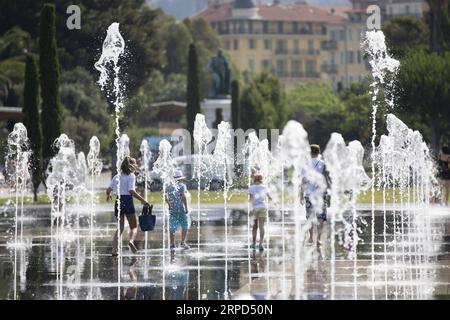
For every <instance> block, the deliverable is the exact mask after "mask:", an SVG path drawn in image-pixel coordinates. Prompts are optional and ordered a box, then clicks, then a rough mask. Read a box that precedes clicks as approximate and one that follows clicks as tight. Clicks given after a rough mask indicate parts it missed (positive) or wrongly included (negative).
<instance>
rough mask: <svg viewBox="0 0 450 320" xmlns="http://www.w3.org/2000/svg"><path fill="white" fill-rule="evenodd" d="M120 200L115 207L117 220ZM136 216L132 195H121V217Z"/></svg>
mask: <svg viewBox="0 0 450 320" xmlns="http://www.w3.org/2000/svg"><path fill="white" fill-rule="evenodd" d="M117 202H118V199H116V204H115V205H114V214H115V215H116V218H117V213H118V208H117V207H118V206H117ZM128 214H136V209H135V208H134V203H133V197H132V196H131V195H121V196H120V215H121V216H123V215H128Z"/></svg>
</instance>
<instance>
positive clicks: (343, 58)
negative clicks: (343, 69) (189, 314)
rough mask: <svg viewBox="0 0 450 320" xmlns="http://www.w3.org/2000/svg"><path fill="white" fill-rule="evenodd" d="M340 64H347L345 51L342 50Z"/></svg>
mask: <svg viewBox="0 0 450 320" xmlns="http://www.w3.org/2000/svg"><path fill="white" fill-rule="evenodd" d="M340 64H345V52H344V51H342V50H341V52H340Z"/></svg>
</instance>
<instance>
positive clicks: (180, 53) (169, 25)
mask: <svg viewBox="0 0 450 320" xmlns="http://www.w3.org/2000/svg"><path fill="white" fill-rule="evenodd" d="M158 36H159V39H161V41H162V43H164V49H165V52H166V54H165V59H166V63H165V66H164V67H163V71H164V74H165V75H168V74H170V73H182V72H184V73H185V72H186V70H187V65H188V61H187V59H188V55H187V52H188V51H189V46H190V44H191V43H192V42H193V39H192V36H191V33H190V32H189V29H188V28H187V27H186V25H185V24H183V23H177V22H176V21H175V19H173V18H169V19H167V22H166V23H164V24H163V26H162V27H161V28H160V30H159V31H158Z"/></svg>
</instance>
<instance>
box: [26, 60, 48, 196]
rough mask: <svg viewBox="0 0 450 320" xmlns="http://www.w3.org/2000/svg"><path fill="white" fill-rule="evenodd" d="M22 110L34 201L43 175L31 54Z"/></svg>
mask: <svg viewBox="0 0 450 320" xmlns="http://www.w3.org/2000/svg"><path fill="white" fill-rule="evenodd" d="M22 110H23V111H22V113H23V124H24V125H25V127H26V128H27V130H28V137H29V139H30V147H31V150H32V151H33V154H32V156H31V171H32V182H33V194H34V201H37V192H38V188H39V185H40V184H41V182H42V177H43V171H42V127H41V119H40V114H39V73H38V67H37V62H36V59H35V57H34V56H33V55H28V56H27V63H26V68H25V84H24V90H23V109H22Z"/></svg>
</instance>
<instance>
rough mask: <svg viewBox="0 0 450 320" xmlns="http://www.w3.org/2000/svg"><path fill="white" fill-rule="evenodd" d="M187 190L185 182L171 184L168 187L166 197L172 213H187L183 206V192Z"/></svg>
mask: <svg viewBox="0 0 450 320" xmlns="http://www.w3.org/2000/svg"><path fill="white" fill-rule="evenodd" d="M186 192H187V187H186V185H185V184H184V183H174V184H169V185H168V186H167V187H166V199H167V202H168V203H169V206H170V213H171V214H173V213H185V211H184V206H183V198H182V196H183V194H185V193H186Z"/></svg>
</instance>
